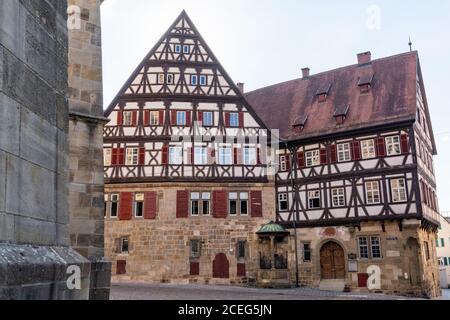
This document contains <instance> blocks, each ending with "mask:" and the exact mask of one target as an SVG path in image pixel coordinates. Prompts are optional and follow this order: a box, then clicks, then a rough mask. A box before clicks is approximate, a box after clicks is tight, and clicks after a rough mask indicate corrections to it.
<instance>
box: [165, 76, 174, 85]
mask: <svg viewBox="0 0 450 320" xmlns="http://www.w3.org/2000/svg"><path fill="white" fill-rule="evenodd" d="M173 81H174V80H173V74H168V75H167V77H166V83H167V84H173Z"/></svg>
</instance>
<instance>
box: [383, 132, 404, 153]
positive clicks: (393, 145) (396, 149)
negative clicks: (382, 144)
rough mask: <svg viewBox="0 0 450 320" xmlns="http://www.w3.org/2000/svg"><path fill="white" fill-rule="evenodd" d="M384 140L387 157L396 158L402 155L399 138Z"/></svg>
mask: <svg viewBox="0 0 450 320" xmlns="http://www.w3.org/2000/svg"><path fill="white" fill-rule="evenodd" d="M384 139H385V141H386V152H387V155H388V156H398V155H400V154H402V149H401V144H400V136H390V137H386V138H384Z"/></svg>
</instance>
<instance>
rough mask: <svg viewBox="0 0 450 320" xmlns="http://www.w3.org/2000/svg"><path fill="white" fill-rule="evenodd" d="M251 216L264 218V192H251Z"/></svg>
mask: <svg viewBox="0 0 450 320" xmlns="http://www.w3.org/2000/svg"><path fill="white" fill-rule="evenodd" d="M250 198H251V208H252V209H251V215H252V217H254V218H262V216H263V212H262V192H261V191H251V192H250Z"/></svg>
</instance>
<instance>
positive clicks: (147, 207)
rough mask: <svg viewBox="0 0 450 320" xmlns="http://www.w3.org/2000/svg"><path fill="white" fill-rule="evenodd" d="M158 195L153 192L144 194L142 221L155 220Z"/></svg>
mask: <svg viewBox="0 0 450 320" xmlns="http://www.w3.org/2000/svg"><path fill="white" fill-rule="evenodd" d="M157 199H158V194H157V193H156V192H155V191H152V192H145V194H144V219H156V212H157Z"/></svg>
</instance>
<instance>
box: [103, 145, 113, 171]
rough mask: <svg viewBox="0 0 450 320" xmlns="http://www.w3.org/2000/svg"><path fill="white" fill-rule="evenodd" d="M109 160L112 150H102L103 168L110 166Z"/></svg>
mask: <svg viewBox="0 0 450 320" xmlns="http://www.w3.org/2000/svg"><path fill="white" fill-rule="evenodd" d="M111 159H112V149H111V148H106V149H103V164H104V166H105V167H110V166H111Z"/></svg>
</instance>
